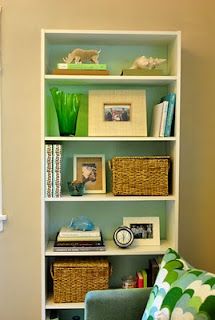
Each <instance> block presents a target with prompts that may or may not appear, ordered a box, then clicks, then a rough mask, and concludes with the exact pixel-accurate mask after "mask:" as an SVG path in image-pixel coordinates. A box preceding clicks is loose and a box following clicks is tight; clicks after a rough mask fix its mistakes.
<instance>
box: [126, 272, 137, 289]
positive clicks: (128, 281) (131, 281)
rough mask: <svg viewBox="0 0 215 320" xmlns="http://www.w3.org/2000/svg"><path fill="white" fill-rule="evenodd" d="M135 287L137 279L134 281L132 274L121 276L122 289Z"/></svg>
mask: <svg viewBox="0 0 215 320" xmlns="http://www.w3.org/2000/svg"><path fill="white" fill-rule="evenodd" d="M136 287H137V281H136V278H135V277H133V276H132V275H130V276H128V277H124V278H122V288H123V289H132V288H136Z"/></svg>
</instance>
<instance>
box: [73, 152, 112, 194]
mask: <svg viewBox="0 0 215 320" xmlns="http://www.w3.org/2000/svg"><path fill="white" fill-rule="evenodd" d="M73 180H79V181H82V182H83V181H84V182H85V191H84V193H106V173H105V156H104V155H103V154H74V155H73Z"/></svg>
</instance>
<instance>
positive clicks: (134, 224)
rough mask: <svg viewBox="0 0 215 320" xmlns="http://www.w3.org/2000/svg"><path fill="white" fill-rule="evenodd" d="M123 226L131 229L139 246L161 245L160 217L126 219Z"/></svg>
mask: <svg viewBox="0 0 215 320" xmlns="http://www.w3.org/2000/svg"><path fill="white" fill-rule="evenodd" d="M123 225H125V226H127V227H129V228H131V230H132V232H133V234H134V243H135V244H137V245H160V220H159V217H124V218H123Z"/></svg>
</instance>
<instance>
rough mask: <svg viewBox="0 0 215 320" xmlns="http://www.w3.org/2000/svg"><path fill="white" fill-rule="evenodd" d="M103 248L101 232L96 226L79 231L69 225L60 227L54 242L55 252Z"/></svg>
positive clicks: (100, 249) (98, 249) (102, 249)
mask: <svg viewBox="0 0 215 320" xmlns="http://www.w3.org/2000/svg"><path fill="white" fill-rule="evenodd" d="M104 250H105V245H104V242H103V239H102V233H101V230H100V229H99V228H98V227H96V228H95V229H94V230H92V231H81V230H75V229H72V228H70V227H62V228H61V229H60V231H59V233H58V234H57V237H56V240H55V243H54V251H57V252H70V251H71V252H74V251H77V252H79V251H80V252H83V251H104Z"/></svg>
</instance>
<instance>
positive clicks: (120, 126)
mask: <svg viewBox="0 0 215 320" xmlns="http://www.w3.org/2000/svg"><path fill="white" fill-rule="evenodd" d="M88 135H89V136H143V137H145V136H147V117H146V94H145V90H90V91H89V118H88Z"/></svg>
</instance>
